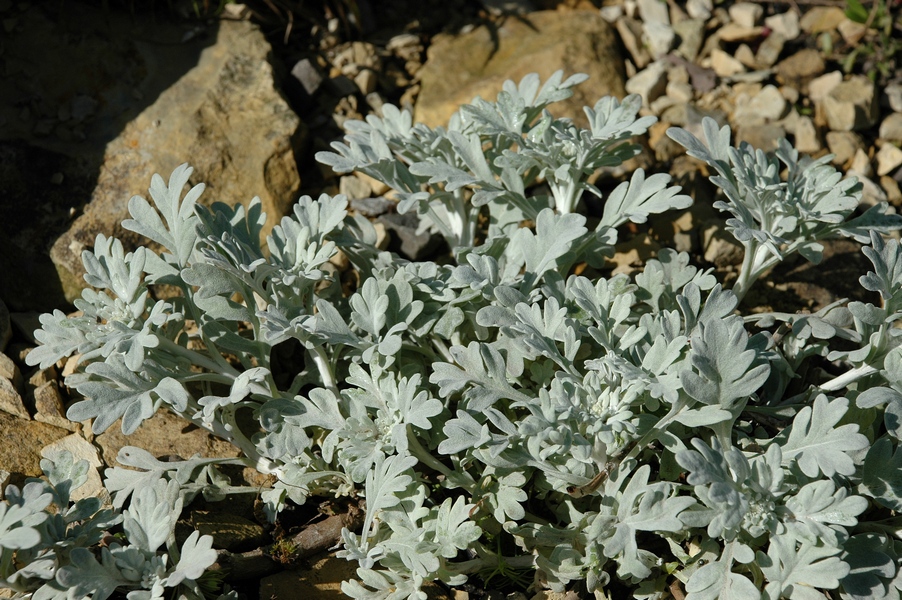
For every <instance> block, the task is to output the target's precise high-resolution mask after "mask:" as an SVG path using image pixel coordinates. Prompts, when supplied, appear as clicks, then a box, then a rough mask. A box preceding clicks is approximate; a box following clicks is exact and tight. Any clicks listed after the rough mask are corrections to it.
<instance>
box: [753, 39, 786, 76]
mask: <svg viewBox="0 0 902 600" xmlns="http://www.w3.org/2000/svg"><path fill="white" fill-rule="evenodd" d="M785 43H786V39H785V38H784V37H783V36H782V35H781V34H779V33H777V32H776V31H772V32H771V33H770V35H768V36H767V37H766V38H764V41H763V42H761V44H760V45H759V46H758V51H757V52H756V53H755V62H757V63H758V66H759V67H761V68H770V67H772V66H774V64H775V63H776V62H777V60H779V59H780V53H781V52H783V45H784V44H785Z"/></svg>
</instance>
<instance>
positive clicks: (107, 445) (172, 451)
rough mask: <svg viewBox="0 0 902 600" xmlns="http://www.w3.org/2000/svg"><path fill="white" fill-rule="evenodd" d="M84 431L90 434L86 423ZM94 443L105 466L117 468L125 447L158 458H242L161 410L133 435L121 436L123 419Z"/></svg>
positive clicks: (220, 442) (228, 444) (227, 445)
mask: <svg viewBox="0 0 902 600" xmlns="http://www.w3.org/2000/svg"><path fill="white" fill-rule="evenodd" d="M84 425H85V429H86V430H89V429H90V427H88V424H87V423H85V424H84ZM94 443H95V444H96V445H97V446H98V447H99V448H100V453H101V458H102V459H103V462H104V463H106V464H107V465H110V466H118V465H119V462H118V461H117V460H116V457H117V456H118V454H119V451H120V450H121V449H122V448H123V447H125V446H137V447H138V448H143V449H144V450H147V451H148V452H150V453H151V454H152V455H153V456H156V457H157V458H159V457H161V456H180V457H182V458H190V457H191V456H193V455H194V454H197V453H199V454H200V455H201V456H204V457H214V456H216V457H234V456H238V455H239V451H238V449H237V448H236V447H235V446H233V445H232V444H230V443H228V442H226V441H225V440H222V439H220V438H217V437H215V436H214V435H213V434H211V433H208V432H207V431H206V430H204V429H199V428H196V427H193V426H191V425H190V424H189V423H188V422H187V421H185V420H184V419H182V418H181V417H179V416H176V415H174V414H172V413H170V412H169V411H166V410H159V411H157V413H156V414H155V415H154V416H152V417H151V418H150V419H148V420H146V421H144V422H143V423H142V424H141V425H140V426H139V427H138V429H137V430H136V431H135V432H134V433H132V434H131V435H125V434H124V433H122V421H121V419H120V420H118V421H116V422H115V423H113V424H112V425H111V426H110V428H109V429H107V430H106V431H105V432H103V433H100V434H97V436H96V437H95V438H94Z"/></svg>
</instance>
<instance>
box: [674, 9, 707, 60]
mask: <svg viewBox="0 0 902 600" xmlns="http://www.w3.org/2000/svg"><path fill="white" fill-rule="evenodd" d="M673 31H674V32H675V33H676V34H677V36H679V46H677V49H676V53H677V54H679V55H680V56H682V57H683V58H685V59H686V60H688V61H689V62H695V59H696V58H698V53H699V51H700V50H701V49H702V44H703V43H704V41H705V22H704V21H703V20H701V19H686V20H685V21H680V22H679V23H674V25H673Z"/></svg>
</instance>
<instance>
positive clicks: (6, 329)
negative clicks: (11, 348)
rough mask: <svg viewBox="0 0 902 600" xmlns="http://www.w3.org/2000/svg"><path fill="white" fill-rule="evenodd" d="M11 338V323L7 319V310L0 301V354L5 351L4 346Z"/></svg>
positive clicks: (0, 300)
mask: <svg viewBox="0 0 902 600" xmlns="http://www.w3.org/2000/svg"><path fill="white" fill-rule="evenodd" d="M12 337H13V328H12V322H11V321H10V319H9V309H8V308H7V307H6V304H5V303H4V302H3V300H2V299H0V352H3V351H4V350H6V345H7V344H8V343H9V340H11V339H12Z"/></svg>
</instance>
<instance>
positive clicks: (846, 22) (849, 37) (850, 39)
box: [836, 19, 868, 46]
mask: <svg viewBox="0 0 902 600" xmlns="http://www.w3.org/2000/svg"><path fill="white" fill-rule="evenodd" d="M836 29H837V30H839V35H841V36H842V39H843V41H845V42H846V43H847V44H849V45H850V46H857V45H858V42H860V41H861V38H863V37H864V34H866V33H867V32H868V28H867V26H866V25H865V24H864V23H856V22H855V21H852V20H851V19H843V20H842V21H841V22H840V24H839V25H837V26H836Z"/></svg>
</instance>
